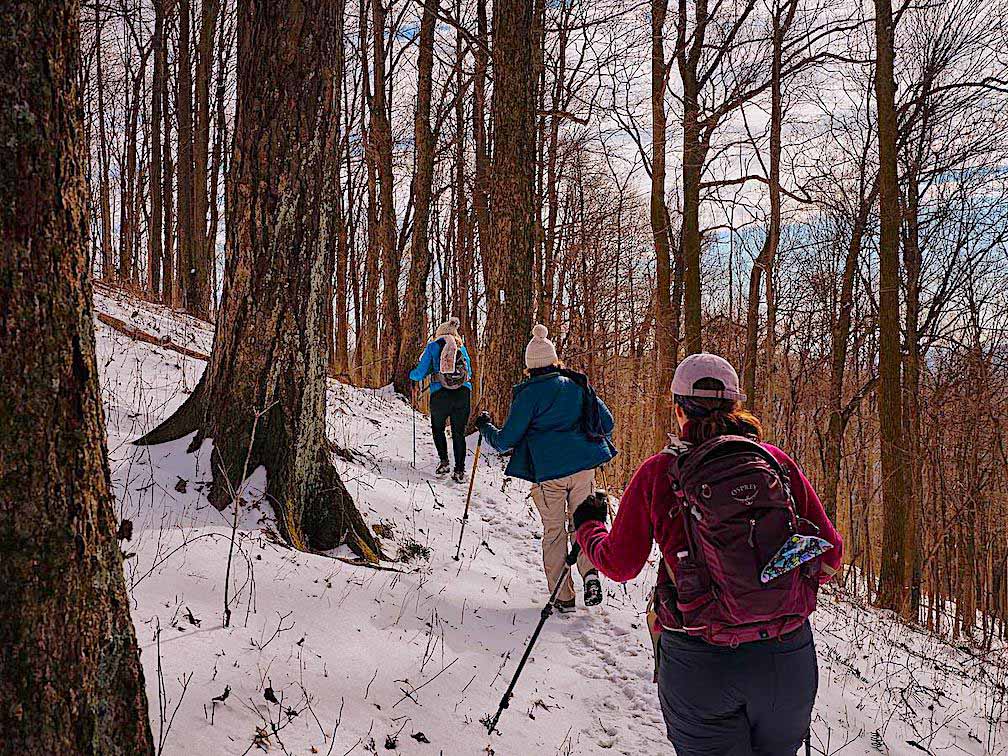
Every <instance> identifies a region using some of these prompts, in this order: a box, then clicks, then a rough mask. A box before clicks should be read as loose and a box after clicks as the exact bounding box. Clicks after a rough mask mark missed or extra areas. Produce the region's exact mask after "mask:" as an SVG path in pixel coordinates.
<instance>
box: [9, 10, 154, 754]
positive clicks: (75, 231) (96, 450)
mask: <svg viewBox="0 0 1008 756" xmlns="http://www.w3.org/2000/svg"><path fill="white" fill-rule="evenodd" d="M79 23H80V7H79V5H78V3H77V2H73V1H68V2H44V3H43V2H37V0H22V2H8V3H4V4H3V5H2V6H0V29H3V33H2V35H0V99H2V101H3V102H4V103H5V107H4V108H3V109H2V110H0V374H2V375H3V380H2V381H0V584H2V585H3V591H4V600H3V601H2V602H0V679H2V680H3V681H4V694H3V696H2V697H0V733H3V735H2V743H3V745H2V748H3V750H4V752H5V753H23V754H70V753H72V754H85V755H87V754H103V755H107V754H124V755H126V754H129V755H131V756H132V754H151V753H153V750H154V746H153V742H152V740H151V734H150V725H149V721H148V718H147V698H146V695H145V693H144V681H143V671H142V669H141V667H140V659H139V656H138V654H137V645H136V637H135V635H134V632H133V624H132V621H131V620H130V615H129V600H128V597H127V595H126V586H125V582H124V580H123V572H122V557H121V554H120V551H119V546H118V544H117V542H116V537H115V533H116V523H115V514H114V509H113V500H112V495H111V493H110V491H109V468H108V458H107V456H106V451H105V433H104V427H103V423H104V419H103V417H102V408H101V395H100V392H99V390H98V376H97V368H96V365H95V347H94V321H93V310H92V295H91V284H90V279H89V276H90V270H91V261H90V259H89V255H88V247H89V242H88V234H87V222H86V217H87V190H86V188H85V183H84V161H85V150H84V131H83V127H82V124H81V105H80V101H79V97H78V91H77V82H78V81H79V72H80V41H79Z"/></svg>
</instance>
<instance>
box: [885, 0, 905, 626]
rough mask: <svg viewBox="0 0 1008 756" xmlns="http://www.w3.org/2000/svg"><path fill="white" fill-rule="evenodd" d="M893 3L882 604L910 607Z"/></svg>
mask: <svg viewBox="0 0 1008 756" xmlns="http://www.w3.org/2000/svg"><path fill="white" fill-rule="evenodd" d="M893 26H894V24H893V15H892V4H891V0H875V40H876V61H875V101H876V104H877V109H878V130H879V226H880V237H879V251H878V255H879V316H878V317H879V400H878V413H879V436H880V439H881V445H882V449H881V458H882V512H883V521H884V524H883V533H882V539H883V540H882V565H881V569H880V572H879V593H878V598H877V602H878V605H879V606H881V607H884V608H887V609H893V610H896V611H903V610H904V609H905V608H906V607H908V606H909V599H910V582H911V574H910V573H911V570H912V565H913V554H911V553H910V550H911V549H912V545H913V540H914V539H913V538H912V537H911V533H910V528H911V527H913V518H912V512H911V510H910V502H909V501H908V498H907V491H906V481H905V476H906V474H907V470H906V467H905V465H904V449H903V388H902V380H901V376H900V366H901V363H902V358H901V355H900V301H899V300H900V256H899V243H900V240H899V235H900V207H899V186H898V183H897V172H896V129H897V123H896V106H895V99H896V98H895V90H896V84H895V80H894V75H893V67H894V61H893V58H894V53H893V37H894V36H895V34H894V31H895V30H894V28H893Z"/></svg>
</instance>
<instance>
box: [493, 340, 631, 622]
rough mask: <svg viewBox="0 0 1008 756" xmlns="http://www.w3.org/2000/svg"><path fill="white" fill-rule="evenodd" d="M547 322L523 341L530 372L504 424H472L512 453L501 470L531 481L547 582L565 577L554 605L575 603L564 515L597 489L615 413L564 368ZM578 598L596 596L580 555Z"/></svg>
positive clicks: (589, 601)
mask: <svg viewBox="0 0 1008 756" xmlns="http://www.w3.org/2000/svg"><path fill="white" fill-rule="evenodd" d="M547 333H548V332H547V330H546V327H545V326H543V325H537V326H536V327H535V328H533V329H532V340H531V341H530V342H529V344H528V346H527V347H526V348H525V365H526V368H527V370H526V372H527V374H528V379H527V380H525V381H523V382H522V383H519V384H518V385H517V386H515V387H514V394H513V398H512V399H511V408H510V410H509V411H508V416H507V420H506V421H505V422H504V425H503V426H502V427H500V428H497V427H496V426H495V425H494V424H493V423H492V422H490V418H489V416H488V415H487V414H486V413H480V415H479V416H477V418H476V425H477V427H478V428H479V430H480V433H482V434H483V438H484V439H486V441H487V443H489V444H490V445H491V446H492V447H493V448H494V449H496V450H497V451H498V452H500V453H505V452H508V451H510V452H512V453H511V459H510V461H509V462H508V465H507V469H506V470H505V472H506V473H507V474H508V475H510V476H512V477H515V478H522V479H523V480H527V481H529V482H531V483H532V500H533V501H534V502H535V504H536V507H537V508H538V510H539V515H540V517H541V518H542V523H543V568H544V570H545V572H546V580H547V582H548V584H549V585H548V589H549V588H552V587H553V586H554V585H556V583H557V581H558V580H560V579H564V586H563V588H561V590H560V593H559V594H558V596H557V608H558V609H559V610H560V611H569V610H572V609H573V608H574V583H573V581H572V580H571V576H570V569H569V568H568V567H567V565H566V563H565V562H564V559H565V557H566V556H567V549H568V540H569V537H570V533H571V529H570V526H569V523H570V518H571V516H572V515H573V513H574V510H575V509H577V507H578V505H579V504H581V502H583V501H584V500H585V499H586V498H588V497H589V496H591V495H592V493H593V492H594V490H595V468H597V467H600V466H602V465H604V464H605V463H606V462H608V461H609V460H611V459H612V458H613V457H615V456H616V447H615V446H613V444H612V441H611V440H610V436H611V435H612V430H613V417H612V413H611V412H610V411H609V408H608V407H606V405H605V402H603V401H602V400H601V399H600V398H599V397H598V396H597V395H596V394H595V391H594V389H592V387H591V386H590V385H589V384H588V379H587V377H586V376H584V375H582V374H580V373H575V372H573V371H569V370H564V369H563V365H562V363H561V362H560V360H559V358H558V357H557V353H556V347H555V346H554V345H553V342H552V341H550V340H549V339H547V338H546V336H547ZM578 569H579V571H580V573H581V576H582V577H583V578H584V584H585V589H584V602H585V605H586V606H594V605H596V604H598V603H600V602H601V601H602V586H601V583H600V582H599V579H598V572H597V571H596V570H595V568H594V567H593V566H592V563H591V562H590V561H589V560H588V559H587V558H586V557H584V556H583V555H582V557H581V558H579V559H578Z"/></svg>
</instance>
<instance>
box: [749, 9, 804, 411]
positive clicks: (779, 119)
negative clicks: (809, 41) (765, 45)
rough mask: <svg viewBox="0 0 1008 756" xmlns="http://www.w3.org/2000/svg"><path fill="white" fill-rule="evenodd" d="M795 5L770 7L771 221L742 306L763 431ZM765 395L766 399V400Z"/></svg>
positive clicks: (769, 396)
mask: <svg viewBox="0 0 1008 756" xmlns="http://www.w3.org/2000/svg"><path fill="white" fill-rule="evenodd" d="M797 9H798V3H797V2H796V1H795V0H782V2H777V3H775V4H774V7H773V13H772V21H771V23H772V27H773V29H772V31H773V34H772V37H773V39H772V45H773V50H772V53H771V61H770V170H769V176H767V179H768V185H769V190H770V191H769V194H770V222H769V224H768V227H767V235H766V240H765V241H764V243H763V248H762V249H761V250H760V254H759V256H757V258H756V260H755V261H754V262H753V266H752V271H751V272H750V274H749V300H748V303H747V306H746V354H745V360H744V368H743V385H744V386H745V391H746V394H748V397H749V398H748V401H749V406H750V407H752V408H754V409H755V410H756V411H758V412H759V413H760V417H761V418H762V420H763V423H764V427H767V428H769V425H770V423H772V421H773V417H772V414H773V388H772V386H771V385H770V384H771V383H772V375H773V365H774V359H775V358H774V352H775V351H776V342H777V340H776V332H775V331H776V303H775V301H774V284H773V273H774V261H775V260H776V258H777V248H778V246H779V245H780V232H781V183H780V158H781V127H782V124H783V121H784V108H783V102H782V84H783V82H782V81H781V65H782V58H783V54H784V40H785V38H786V36H787V32H788V29H789V28H790V27H791V23H792V21H793V20H794V16H795V12H796V11H797ZM764 276H765V277H766V280H765V290H766V303H767V324H766V333H765V336H764V340H763V353H762V355H761V354H760V353H759V307H760V282H761V279H762V278H763V277H764ZM761 357H762V360H761ZM760 362H762V363H763V364H764V365H765V366H766V370H765V371H764V376H765V380H764V381H760V380H759V379H758V377H757V376H758V375H759V370H758V367H759V364H760ZM764 397H765V399H766V401H764Z"/></svg>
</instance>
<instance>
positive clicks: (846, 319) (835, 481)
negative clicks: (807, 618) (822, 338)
mask: <svg viewBox="0 0 1008 756" xmlns="http://www.w3.org/2000/svg"><path fill="white" fill-rule="evenodd" d="M875 193H876V190H875V187H874V186H873V187H872V190H871V192H870V194H869V196H868V197H862V198H861V201H860V203H859V206H858V208H857V211H856V214H855V216H854V221H853V223H852V224H851V238H850V242H849V244H848V247H847V255H846V258H845V260H844V267H843V273H842V275H841V279H840V301H839V303H838V305H837V309H838V312H837V317H836V320H835V321H834V322H833V329H832V331H833V332H832V342H833V343H832V345H831V354H830V383H829V394H828V397H827V408H828V409H829V413H830V414H829V425H828V427H827V429H826V438H825V441H824V444H823V478H824V483H823V486H822V489H821V492H820V493H821V496H822V501H823V506H824V507H825V508H826V514H827V515H828V516H829V518H830V520H831V521H832V522H836V519H837V490H838V488H839V486H840V460H841V452H842V450H843V437H844V431H845V430H846V428H847V422H848V419H849V417H850V415H849V413H848V412H847V411H845V409H844V407H843V395H844V376H845V374H846V369H847V350H848V342H849V341H850V330H851V313H852V311H853V309H854V279H855V277H856V275H857V269H858V259H859V258H860V256H861V244H862V241H863V239H864V234H865V227H866V225H867V223H868V213H869V212H870V210H871V208H872V206H873V205H874V204H875Z"/></svg>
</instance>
